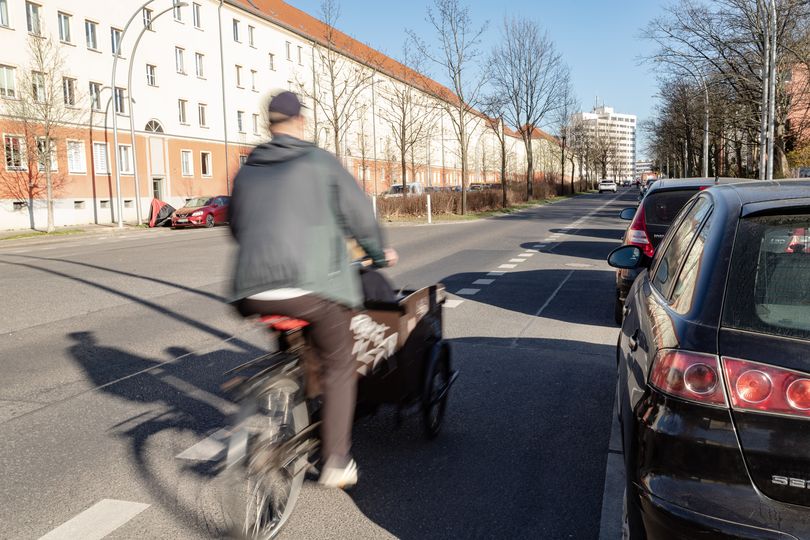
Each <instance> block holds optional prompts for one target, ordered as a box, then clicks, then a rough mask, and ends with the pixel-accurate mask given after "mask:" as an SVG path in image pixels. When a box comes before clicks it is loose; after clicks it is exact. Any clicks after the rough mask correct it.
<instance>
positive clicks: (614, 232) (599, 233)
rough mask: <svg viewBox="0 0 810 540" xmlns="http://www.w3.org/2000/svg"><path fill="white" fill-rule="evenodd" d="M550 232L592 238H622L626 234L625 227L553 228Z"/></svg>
mask: <svg viewBox="0 0 810 540" xmlns="http://www.w3.org/2000/svg"><path fill="white" fill-rule="evenodd" d="M622 223H627V222H622ZM550 232H552V233H560V234H570V235H574V236H588V237H590V238H603V239H605V240H620V239H621V238H622V236H623V235H624V229H551V231H550Z"/></svg>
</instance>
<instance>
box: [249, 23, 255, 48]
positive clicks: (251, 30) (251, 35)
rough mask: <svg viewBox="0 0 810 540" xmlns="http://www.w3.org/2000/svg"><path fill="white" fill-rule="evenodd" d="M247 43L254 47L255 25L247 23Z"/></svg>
mask: <svg viewBox="0 0 810 540" xmlns="http://www.w3.org/2000/svg"><path fill="white" fill-rule="evenodd" d="M248 45H250V46H251V47H253V48H254V49H255V48H256V27H255V26H252V25H250V24H249V25H248Z"/></svg>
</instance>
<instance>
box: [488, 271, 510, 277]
mask: <svg viewBox="0 0 810 540" xmlns="http://www.w3.org/2000/svg"><path fill="white" fill-rule="evenodd" d="M487 275H488V276H495V277H500V276H505V275H506V272H487Z"/></svg>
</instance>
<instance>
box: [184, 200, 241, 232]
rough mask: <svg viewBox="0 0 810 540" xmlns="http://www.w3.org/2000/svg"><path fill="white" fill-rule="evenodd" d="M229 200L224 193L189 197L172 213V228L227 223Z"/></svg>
mask: <svg viewBox="0 0 810 540" xmlns="http://www.w3.org/2000/svg"><path fill="white" fill-rule="evenodd" d="M230 200H231V198H230V197H226V196H225V195H220V196H218V197H196V198H194V199H189V200H188V201H186V205H185V206H184V207H182V208H180V209H178V210H175V211H174V214H172V228H173V229H175V228H178V227H213V226H214V225H218V224H222V223H227V221H228V204H229V203H230Z"/></svg>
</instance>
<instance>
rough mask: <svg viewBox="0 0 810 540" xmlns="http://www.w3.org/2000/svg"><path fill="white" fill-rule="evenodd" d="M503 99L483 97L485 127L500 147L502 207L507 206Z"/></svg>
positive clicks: (492, 96)
mask: <svg viewBox="0 0 810 540" xmlns="http://www.w3.org/2000/svg"><path fill="white" fill-rule="evenodd" d="M504 107H505V103H504V100H503V98H502V97H501V96H499V95H497V94H493V95H490V96H487V97H486V98H485V99H484V107H483V109H484V112H485V113H486V114H487V116H488V117H489V118H487V120H486V125H487V127H488V128H489V129H490V130H491V131H492V132H493V133H494V134H495V137H496V138H497V140H498V148H499V149H500V166H501V191H502V193H503V201H502V204H503V207H504V208H506V207H507V206H509V200H508V196H507V182H506V168H507V167H506V163H507V154H506V126H505V125H504V120H503V116H504V112H503V109H504Z"/></svg>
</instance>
